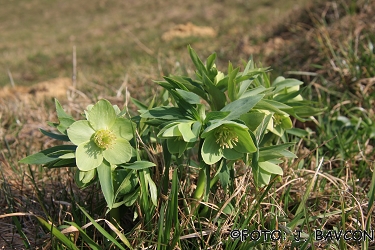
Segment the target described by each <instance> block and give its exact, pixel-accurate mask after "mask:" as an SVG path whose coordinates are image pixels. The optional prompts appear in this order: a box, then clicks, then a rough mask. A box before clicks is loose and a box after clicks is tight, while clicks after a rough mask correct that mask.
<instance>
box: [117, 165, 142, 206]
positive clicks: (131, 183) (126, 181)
mask: <svg viewBox="0 0 375 250" xmlns="http://www.w3.org/2000/svg"><path fill="white" fill-rule="evenodd" d="M121 167H122V166H121ZM124 174H126V176H125V177H123V176H124ZM114 175H115V176H114V179H115V182H120V181H121V184H120V185H119V186H118V188H117V191H116V194H115V198H114V200H116V198H117V197H118V196H119V195H120V194H121V195H125V194H128V193H130V192H131V191H133V190H134V189H135V187H136V186H137V184H138V181H137V180H138V178H137V176H136V175H135V171H132V170H131V171H129V170H127V169H116V171H115V173H114Z"/></svg>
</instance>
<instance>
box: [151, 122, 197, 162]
mask: <svg viewBox="0 0 375 250" xmlns="http://www.w3.org/2000/svg"><path fill="white" fill-rule="evenodd" d="M200 127H201V123H200V122H196V121H195V122H194V121H178V122H172V123H170V124H168V125H166V126H165V127H164V128H163V129H161V130H160V132H159V134H158V137H159V138H164V139H167V146H168V150H169V152H170V153H172V154H178V155H179V157H181V155H182V154H183V153H184V151H185V150H186V149H187V148H189V147H192V146H194V144H195V142H196V141H197V138H198V135H197V134H198V132H199V130H200Z"/></svg>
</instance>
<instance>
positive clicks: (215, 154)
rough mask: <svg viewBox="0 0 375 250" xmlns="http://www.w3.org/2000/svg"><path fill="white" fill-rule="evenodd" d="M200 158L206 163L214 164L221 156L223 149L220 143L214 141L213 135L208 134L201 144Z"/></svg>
mask: <svg viewBox="0 0 375 250" xmlns="http://www.w3.org/2000/svg"><path fill="white" fill-rule="evenodd" d="M201 155H202V159H203V161H204V162H205V163H206V164H209V165H211V164H215V163H216V162H218V161H219V160H220V159H221V158H222V157H223V151H222V149H221V148H220V145H218V144H217V143H216V140H215V137H214V136H213V135H211V136H208V137H207V138H206V139H205V140H204V141H203V145H202V150H201Z"/></svg>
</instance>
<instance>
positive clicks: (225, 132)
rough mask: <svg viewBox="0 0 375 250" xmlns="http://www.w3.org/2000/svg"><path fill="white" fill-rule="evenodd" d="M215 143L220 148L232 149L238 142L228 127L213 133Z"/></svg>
mask: <svg viewBox="0 0 375 250" xmlns="http://www.w3.org/2000/svg"><path fill="white" fill-rule="evenodd" d="M215 137H216V143H218V144H219V145H220V147H221V148H223V149H224V148H233V147H234V146H235V145H237V144H236V142H238V136H237V135H236V133H235V132H234V131H233V129H231V128H228V127H221V128H218V130H217V131H216V132H215Z"/></svg>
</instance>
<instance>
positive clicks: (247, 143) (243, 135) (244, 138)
mask: <svg viewBox="0 0 375 250" xmlns="http://www.w3.org/2000/svg"><path fill="white" fill-rule="evenodd" d="M235 132H236V135H237V136H238V142H236V145H234V147H233V149H235V150H236V151H238V152H240V153H253V152H255V151H257V148H256V146H255V144H254V142H253V140H252V139H251V136H250V134H249V132H248V131H246V130H244V129H242V128H236V129H235Z"/></svg>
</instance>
